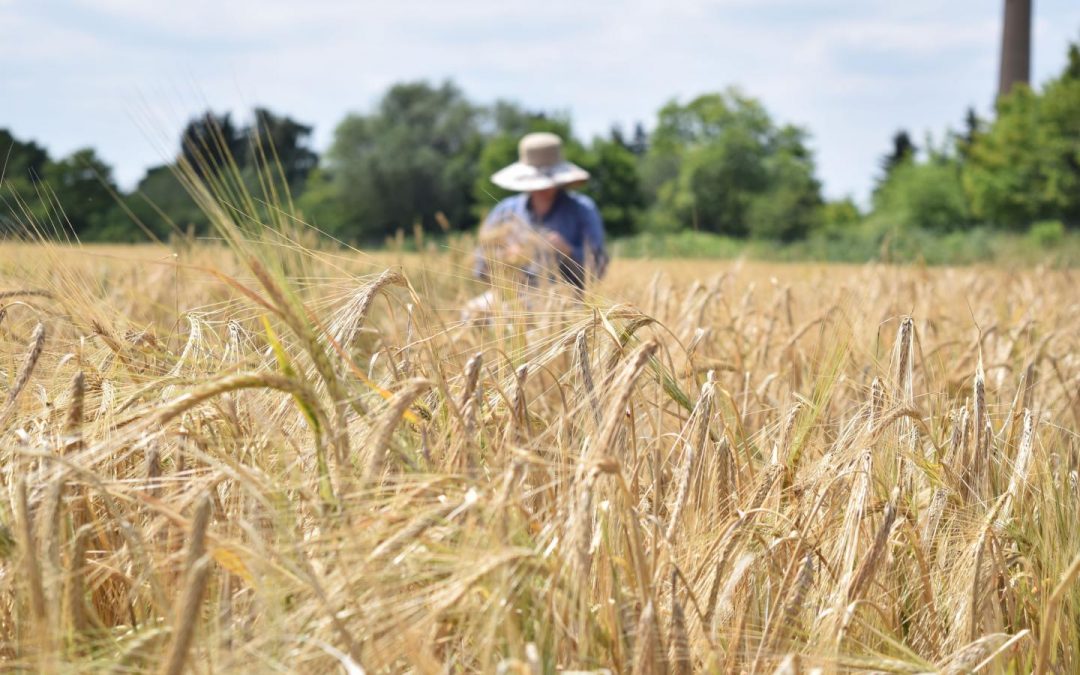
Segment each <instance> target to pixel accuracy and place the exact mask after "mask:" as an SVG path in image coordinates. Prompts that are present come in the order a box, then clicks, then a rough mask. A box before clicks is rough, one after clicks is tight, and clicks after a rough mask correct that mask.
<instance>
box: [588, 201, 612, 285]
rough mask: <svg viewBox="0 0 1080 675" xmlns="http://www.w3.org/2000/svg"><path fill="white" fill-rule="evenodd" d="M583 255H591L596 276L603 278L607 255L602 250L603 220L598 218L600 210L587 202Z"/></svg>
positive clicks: (604, 250)
mask: <svg viewBox="0 0 1080 675" xmlns="http://www.w3.org/2000/svg"><path fill="white" fill-rule="evenodd" d="M585 211H586V216H585V251H583V253H585V254H586V255H588V254H589V253H592V256H593V264H594V265H595V266H596V276H597V277H598V278H599V277H602V276H604V272H605V271H607V264H608V254H607V249H605V248H604V220H603V218H601V217H600V209H598V208H596V204H595V203H593V202H592V200H589V208H587V209H585Z"/></svg>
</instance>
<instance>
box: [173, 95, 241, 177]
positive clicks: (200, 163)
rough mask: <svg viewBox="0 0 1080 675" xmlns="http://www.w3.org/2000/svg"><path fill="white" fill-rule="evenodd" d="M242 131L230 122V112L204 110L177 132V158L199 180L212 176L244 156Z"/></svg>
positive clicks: (239, 161)
mask: <svg viewBox="0 0 1080 675" xmlns="http://www.w3.org/2000/svg"><path fill="white" fill-rule="evenodd" d="M245 150H246V139H245V134H244V133H243V132H242V131H241V130H239V129H237V128H236V126H235V125H233V123H232V117H231V115H230V114H229V113H224V114H221V115H218V114H216V113H214V112H213V111H212V110H207V111H206V112H204V113H203V114H202V115H200V116H199V117H196V118H195V119H193V120H191V121H189V122H188V123H187V125H186V126H185V127H184V131H183V132H182V133H181V134H180V157H181V158H182V160H183V161H184V162H185V163H186V164H187V165H188V166H189V167H191V169H192V170H193V171H194V172H195V174H196V175H197V176H198V177H199V178H201V179H204V180H205V179H207V178H212V177H214V176H216V175H219V174H220V173H221V172H222V171H223V170H227V169H228V168H229V167H230V166H232V163H233V162H236V163H237V164H238V165H240V166H241V167H242V166H243V165H244V163H245V160H246V156H245V152H244V151H245Z"/></svg>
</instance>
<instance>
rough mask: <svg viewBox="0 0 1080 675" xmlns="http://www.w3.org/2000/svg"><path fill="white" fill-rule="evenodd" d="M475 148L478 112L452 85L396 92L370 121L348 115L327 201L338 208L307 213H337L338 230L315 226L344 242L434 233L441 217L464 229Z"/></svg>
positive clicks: (332, 159)
mask: <svg viewBox="0 0 1080 675" xmlns="http://www.w3.org/2000/svg"><path fill="white" fill-rule="evenodd" d="M480 148H481V138H480V130H479V112H478V110H477V109H476V108H475V107H474V106H473V105H472V104H471V103H469V102H468V101H467V100H466V99H465V96H464V95H463V94H462V92H461V90H460V89H458V88H457V87H456V86H455V85H453V84H452V83H450V82H445V83H443V84H442V85H440V86H438V87H433V86H431V85H429V84H427V83H425V82H414V83H409V84H399V85H395V86H394V87H392V88H391V89H390V90H389V91H388V92H387V93H386V95H385V96H384V97H383V99H382V100H381V101H380V103H379V105H378V108H377V110H376V111H375V112H374V113H373V114H370V115H356V114H353V115H349V116H348V117H346V118H345V120H344V121H342V122H341V124H339V125H338V127H337V130H336V131H335V133H334V142H333V145H332V146H331V148H330V151H329V153H328V160H329V161H328V163H327V167H326V170H327V173H328V175H329V176H330V180H331V182H332V185H333V190H332V191H327V195H326V196H327V198H328V199H331V200H336V201H337V202H338V204H337V205H335V206H330V205H323V206H318V205H316V204H314V203H312V200H307V206H308V208H311V209H313V210H321V211H322V212H323V213H327V212H333V210H334V209H338V210H339V211H338V212H339V213H340V217H341V220H340V221H339V222H337V223H320V225H322V226H323V227H324V228H325V229H328V230H330V231H332V232H334V233H336V234H338V235H340V236H342V237H344V238H349V239H365V240H374V239H376V238H380V237H382V236H383V235H384V234H385V233H387V232H393V231H394V230H395V229H397V228H410V227H411V226H412V224H413V223H414V222H421V223H423V224H424V225H425V226H426V227H434V226H435V225H436V221H435V214H436V213H438V212H440V211H441V212H442V213H444V214H445V215H446V217H447V218H448V219H449V220H450V222H451V223H455V224H458V225H460V224H463V223H465V222H467V219H468V215H469V205H470V204H469V198H468V195H469V189H470V187H471V186H472V185H473V182H474V180H475V177H476V159H477V156H478V155H479V153H480Z"/></svg>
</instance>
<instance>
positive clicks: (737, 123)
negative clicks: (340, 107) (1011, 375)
mask: <svg viewBox="0 0 1080 675" xmlns="http://www.w3.org/2000/svg"><path fill="white" fill-rule="evenodd" d="M647 129H648V130H647ZM530 131H552V132H555V133H558V134H559V135H561V136H562V137H563V139H564V140H565V142H566V146H565V149H566V154H567V156H568V158H569V159H570V160H571V161H574V162H576V163H578V164H580V165H581V166H583V167H584V168H586V169H587V170H588V171H589V172H590V173H591V174H592V176H593V180H591V181H590V182H589V184H588V185H587V186H586V187H585V188H584V191H586V192H588V193H589V194H590V195H591V196H592V197H594V198H595V200H596V201H597V203H598V204H599V206H600V208H601V209H602V211H603V216H604V220H605V223H606V226H607V229H608V231H609V233H610V234H611V235H613V236H621V235H629V234H634V233H642V232H644V233H650V232H651V233H673V232H679V231H685V230H696V231H701V232H709V233H715V234H719V235H725V236H727V237H732V238H748V239H758V240H774V241H795V240H801V239H806V238H808V237H843V236H846V234H847V233H849V232H852V231H862V232H864V233H865V232H879V233H884V232H888V231H905V230H918V231H928V232H938V233H943V232H957V231H963V230H968V229H973V228H985V227H992V228H1000V229H1009V230H1024V229H1027V228H1029V227H1031V226H1032V225H1033V224H1038V226H1039V227H1043V228H1047V227H1049V228H1050V229H1054V228H1057V229H1064V228H1066V227H1077V226H1080V49H1078V47H1077V46H1076V45H1072V46H1071V47H1070V49H1069V58H1068V63H1067V65H1066V67H1065V69H1064V71H1063V72H1062V73H1061V74H1060V75H1059V76H1057V77H1055V78H1054V79H1052V80H1051V81H1050V82H1048V83H1046V84H1045V85H1044V86H1043V87H1041V88H1038V89H1032V88H1029V87H1026V86H1018V87H1015V88H1014V89H1013V91H1011V92H1010V93H1009V94H1008V95H1007V96H1004V97H1002V98H1001V99H1000V100H999V101H998V102H997V105H996V110H995V114H994V115H993V117H992V118H991V119H980V118H979V117H978V116H977V115H975V113H974V112H973V111H969V113H968V116H967V118H966V120H965V122H964V125H963V128H962V130H961V131H959V132H952V131H950V132H948V133H947V134H946V135H945V136H944V138H942V139H941V140H940V141H938V142H935V141H934V140H933V139H930V138H928V139H927V140H926V141H925V142H924V143H922V147H919V144H917V143H916V142H914V141H913V140H912V139H911V137H910V135H909V134H908V133H906V132H903V131H901V132H898V133H897V134H896V136H895V137H894V138H893V143H892V145H893V148H892V151H891V152H890V153H888V154H887V155H886V156H885V157H884V158H883V161H882V166H881V167H880V173H879V175H878V178H877V183H876V187H875V189H874V193H873V197H872V200H871V208H870V209H869V211H868V212H866V213H864V212H861V211H860V209H859V208H858V207H857V205H856V204H855V203H854V202H853V201H852V200H850V199H843V200H839V201H827V200H825V199H824V198H823V196H822V192H821V184H820V181H819V180H818V178H817V176H816V167H815V162H814V156H813V153H812V152H811V151H810V149H809V147H808V138H809V132H808V131H807V130H806V129H804V128H801V127H798V126H795V125H791V124H784V123H780V122H778V121H776V120H775V119H774V118H773V117H772V116H771V115H770V114H769V112H768V111H767V110H766V109H765V107H764V106H763V105H762V104H761V103H760V102H759V101H757V100H755V99H754V98H752V97H750V96H747V95H745V94H744V93H743V92H741V91H739V90H737V89H733V88H729V89H726V90H723V91H719V92H714V93H708V94H704V95H701V96H698V97H697V98H694V99H693V100H690V101H687V102H679V101H672V102H669V103H668V104H667V105H665V106H664V107H662V108H661V109H660V110H659V111H658V113H657V116H656V119H655V120H654V121H653V123H652V124H651V125H649V126H648V127H646V125H645V124H642V123H639V124H637V125H635V127H634V128H633V129H632V130H630V131H629V132H627V131H625V130H624V129H621V128H619V127H613V128H612V129H611V130H610V131H609V132H608V133H607V134H605V135H601V136H596V137H593V138H592V139H583V138H581V137H580V136H579V135H578V134H576V133H575V130H574V128H573V125H572V121H571V119H570V117H569V115H566V114H563V113H558V112H550V111H536V110H529V109H527V108H524V107H522V106H521V105H518V104H516V103H513V102H508V101H498V102H496V103H494V104H491V105H479V104H477V103H475V102H473V101H470V100H469V98H468V97H467V96H466V95H465V93H464V92H463V91H462V90H461V89H460V88H459V87H458V86H457V85H455V84H454V83H453V82H449V81H448V82H444V83H441V84H431V83H428V82H410V83H402V84H397V85H394V86H392V87H391V88H390V89H389V90H388V91H387V92H386V93H385V94H384V95H383V96H382V98H381V99H380V100H379V102H378V103H377V105H376V106H375V107H374V109H372V110H371V111H369V112H366V113H363V114H359V113H354V114H349V115H347V116H346V117H345V118H344V119H343V120H342V121H341V122H340V123H339V124H338V126H337V128H336V129H335V132H334V136H333V141H332V143H331V145H330V147H329V148H328V150H327V151H326V152H325V153H324V154H323V155H322V156H320V155H319V154H318V153H316V151H315V150H314V149H313V147H312V144H311V138H312V127H311V126H310V125H307V124H304V123H302V122H300V121H297V120H295V119H293V118H291V117H289V116H287V115H282V114H279V113H276V112H273V111H270V110H267V109H265V108H256V109H255V110H254V111H253V112H252V115H251V117H250V120H249V121H247V122H246V123H244V124H239V123H237V122H236V121H235V120H234V119H233V118H232V117H231V115H229V114H228V113H224V114H219V113H215V112H213V111H207V112H205V113H203V114H201V115H200V116H198V117H196V118H194V119H192V120H191V121H190V122H189V123H188V124H187V125H186V127H185V128H184V129H183V131H182V133H181V137H180V139H179V142H178V146H177V147H178V149H177V153H176V156H175V158H174V159H173V161H171V162H169V163H167V164H163V165H161V166H156V167H153V168H150V169H149V170H147V172H146V174H145V175H144V176H143V178H142V179H141V180H140V181H139V183H138V185H137V186H136V187H135V188H134V189H133V190H131V191H124V190H121V189H120V188H119V187H118V186H117V184H116V181H115V179H114V177H113V173H112V168H111V167H110V166H109V165H108V163H107V162H106V161H105V160H104V159H102V158H101V157H100V156H99V155H98V154H97V152H96V151H95V150H93V149H92V148H84V149H80V150H77V151H76V152H74V153H72V154H70V155H68V156H65V157H61V158H53V157H50V156H49V153H48V152H46V150H45V149H44V148H43V147H41V146H40V145H38V144H37V143H35V142H34V141H31V140H21V139H18V138H16V137H15V136H14V135H13V133H12V132H11V131H9V130H6V129H0V159H2V160H3V163H2V164H0V166H3V183H4V185H3V189H2V191H0V200H2V201H3V204H0V226H3V227H4V229H5V230H7V231H18V230H19V228H23V229H25V227H26V225H27V224H29V225H31V226H33V227H36V228H38V229H39V230H41V231H43V232H44V233H46V234H48V233H49V232H53V233H57V232H60V231H61V230H62V231H63V232H64V233H65V234H67V235H71V234H74V235H76V236H77V237H79V238H80V239H82V240H85V241H93V240H100V241H138V240H145V239H146V238H147V237H148V236H150V237H155V238H161V239H164V238H167V237H168V236H170V235H171V234H173V233H177V232H184V231H189V230H191V229H194V230H195V231H196V232H198V233H204V232H206V231H207V228H208V223H207V218H206V216H205V215H204V214H203V213H202V212H201V210H200V209H199V208H198V207H197V206H196V204H195V202H194V201H193V200H192V199H191V198H190V197H189V196H188V194H187V192H186V191H185V189H184V187H183V182H184V181H183V179H182V178H180V177H178V173H179V174H180V175H188V176H195V177H197V178H199V179H203V180H208V181H213V180H221V179H222V177H223V176H228V177H230V178H229V180H235V181H238V182H240V183H242V184H243V185H244V186H246V187H247V188H248V190H249V191H251V192H252V193H253V194H256V195H258V194H262V192H264V191H265V190H266V187H267V186H266V180H267V176H269V175H272V176H273V178H274V180H275V182H276V183H277V185H276V187H275V190H274V191H275V194H277V195H283V196H284V197H282V198H284V199H287V200H288V201H289V202H290V203H291V204H292V205H293V208H294V210H295V211H296V212H297V213H298V214H299V215H300V217H301V218H303V219H304V220H305V221H306V222H308V223H310V224H312V225H314V226H316V227H318V228H319V229H320V230H322V231H324V232H326V233H327V234H329V235H332V236H334V237H337V238H339V239H341V240H345V241H352V242H358V243H371V242H378V241H381V240H382V239H383V238H384V237H386V236H388V235H390V234H393V233H394V232H396V231H397V230H399V229H411V228H412V227H414V226H416V225H419V226H421V227H423V228H425V229H428V230H436V229H442V230H447V229H467V228H470V227H474V226H475V225H476V224H477V223H478V222H479V221H480V220H481V219H482V218H483V216H484V214H485V213H486V211H487V210H488V209H490V208H491V207H492V206H493V205H494V204H495V202H496V201H497V200H498V199H499V198H500V197H502V196H504V193H503V192H502V191H500V190H499V189H498V188H496V187H495V186H494V185H492V184H491V183H490V181H489V180H488V177H489V176H490V175H491V174H492V173H493V172H495V171H496V170H497V169H499V168H500V167H502V166H504V165H506V164H508V163H510V162H511V161H513V160H514V159H515V157H516V145H517V141H518V139H519V138H520V137H521V136H522V135H523V134H525V133H527V132H530ZM267 167H271V168H272V170H271V171H267ZM185 168H186V170H187V174H185V173H184V170H185ZM1048 224H1049V225H1048Z"/></svg>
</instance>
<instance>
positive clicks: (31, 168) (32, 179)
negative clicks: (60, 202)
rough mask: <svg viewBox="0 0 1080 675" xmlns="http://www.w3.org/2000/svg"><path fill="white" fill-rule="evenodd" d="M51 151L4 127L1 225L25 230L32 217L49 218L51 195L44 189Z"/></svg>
mask: <svg viewBox="0 0 1080 675" xmlns="http://www.w3.org/2000/svg"><path fill="white" fill-rule="evenodd" d="M48 161H49V155H48V153H47V152H46V151H45V148H43V147H41V146H40V145H38V144H37V143H34V142H33V141H20V140H19V139H17V138H15V136H14V135H12V134H11V132H10V131H8V130H7V129H0V179H2V180H0V228H2V231H3V232H9V231H21V229H22V227H23V226H24V225H25V224H26V223H25V221H26V220H27V219H28V218H30V219H33V220H34V221H37V222H44V221H46V220H48V219H49V214H50V212H51V209H50V207H49V206H48V204H47V203H46V202H47V201H48V196H47V194H45V193H44V192H42V191H41V187H40V185H39V183H40V182H41V180H42V178H43V174H44V171H45V165H46V163H47V162H48Z"/></svg>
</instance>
